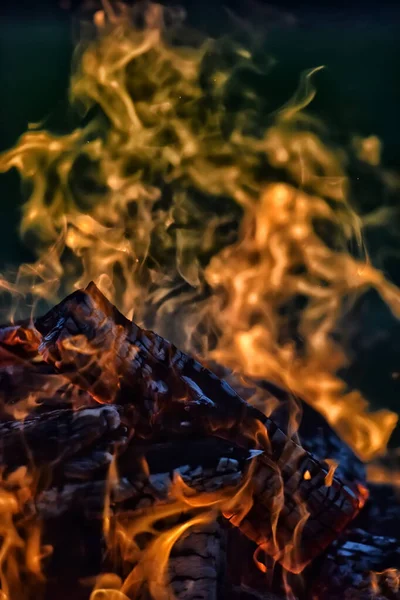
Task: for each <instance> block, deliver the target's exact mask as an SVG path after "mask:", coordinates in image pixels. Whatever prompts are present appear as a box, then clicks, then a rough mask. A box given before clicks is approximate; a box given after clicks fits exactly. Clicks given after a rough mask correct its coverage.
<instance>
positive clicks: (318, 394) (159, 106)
mask: <svg viewBox="0 0 400 600" xmlns="http://www.w3.org/2000/svg"><path fill="white" fill-rule="evenodd" d="M166 10H167V9H162V7H161V6H159V5H157V4H150V5H149V6H148V9H147V11H146V12H145V14H144V27H142V28H140V27H139V28H138V27H134V25H133V21H134V19H135V12H132V11H131V12H130V11H129V10H128V9H125V10H122V7H121V6H118V8H113V7H111V6H109V3H107V7H106V8H104V10H101V11H98V12H97V13H96V15H95V18H94V27H95V28H96V36H95V39H94V40H93V41H91V42H85V41H83V42H82V43H81V44H80V46H79V47H78V48H77V52H76V60H75V65H74V70H73V75H72V79H71V86H70V96H71V102H72V103H73V104H74V105H75V106H77V107H78V108H79V109H80V110H81V111H82V113H83V115H84V116H85V117H86V124H84V125H82V126H81V127H78V128H77V129H76V130H75V131H73V132H72V133H69V134H66V135H61V136H59V135H55V134H53V133H51V132H48V131H41V130H40V129H38V128H37V127H36V128H35V127H33V128H31V129H30V130H29V131H27V132H26V133H25V134H24V135H23V136H22V137H21V138H20V140H19V141H18V143H17V145H16V147H15V148H13V149H12V150H9V151H8V152H6V153H4V154H3V155H2V156H1V157H0V169H1V170H2V171H6V170H8V169H11V168H16V169H17V170H18V171H19V173H20V175H21V177H22V179H23V180H24V182H27V183H28V184H29V195H28V198H27V199H26V202H25V204H24V207H23V215H22V221H21V226H20V233H21V236H22V237H24V238H28V237H29V239H31V240H32V239H33V240H34V250H35V251H36V253H37V261H36V262H35V263H34V264H32V265H23V266H22V267H21V268H20V270H19V273H18V277H17V279H16V281H15V282H12V283H10V282H8V281H7V280H6V278H4V279H3V280H2V282H1V283H2V288H3V289H7V290H8V291H9V292H11V293H12V294H13V295H14V296H15V297H16V302H15V304H13V311H16V312H17V309H19V310H20V309H21V301H22V302H23V298H24V295H25V294H27V293H28V292H29V293H31V294H32V295H33V297H34V299H35V301H36V302H39V301H42V300H47V301H51V302H55V301H56V300H58V299H59V298H60V296H61V295H63V294H64V293H65V292H70V291H72V290H73V289H78V288H81V287H83V286H84V285H86V284H87V283H88V282H89V281H91V280H96V282H97V284H98V285H99V287H100V289H101V290H102V291H103V292H104V293H106V294H107V296H108V297H109V298H110V299H112V300H113V301H114V302H115V304H116V305H117V306H118V307H119V308H120V310H121V311H122V312H123V313H124V314H125V315H126V316H128V317H129V318H132V317H133V315H135V319H136V320H137V321H138V322H139V323H141V324H143V323H144V324H146V323H152V324H153V328H154V329H156V330H157V331H159V332H160V333H161V334H162V333H164V332H167V334H168V335H167V336H166V337H168V338H170V337H171V336H172V338H174V341H176V342H177V343H178V344H179V345H180V346H182V347H183V348H184V349H186V350H188V351H192V352H196V353H200V354H202V356H203V358H204V359H205V360H207V359H213V360H216V361H217V362H219V363H220V364H222V365H224V366H226V367H228V368H229V369H231V370H232V371H233V372H235V373H240V374H242V375H244V376H246V377H249V378H254V379H269V380H271V381H273V382H276V383H277V384H282V385H284V386H285V387H286V388H287V389H289V390H291V391H292V392H293V393H294V394H296V395H298V396H300V397H301V398H303V399H304V400H305V401H307V402H308V403H310V404H311V405H312V406H313V407H314V408H316V409H317V410H318V411H319V412H320V413H322V414H323V415H324V417H325V418H326V419H327V421H328V422H329V423H330V424H331V425H332V426H333V427H334V428H335V429H336V430H337V432H338V433H339V434H340V435H341V437H342V438H343V439H344V440H345V441H346V442H347V443H348V444H349V445H350V446H351V447H352V448H353V449H354V450H355V452H356V453H357V454H358V455H359V456H360V457H361V458H362V459H364V460H366V461H369V460H371V459H373V458H375V457H376V456H379V455H380V454H382V453H383V452H384V451H385V447H386V444H387V442H388V440H389V437H390V435H391V432H392V431H393V428H394V427H395V424H396V421H397V417H396V415H395V414H394V413H392V412H390V411H388V410H380V411H377V412H375V413H372V412H370V411H369V410H368V405H367V402H366V401H365V399H364V398H363V397H362V395H361V393H360V392H358V391H356V390H353V391H347V389H346V385H345V383H344V382H343V381H342V379H340V377H339V376H338V372H339V370H340V369H341V368H342V367H343V366H345V365H346V363H347V361H348V360H349V358H348V357H347V356H346V355H345V353H344V351H343V349H342V348H341V347H340V346H339V344H338V343H337V342H335V341H334V338H333V333H334V332H335V329H336V327H337V324H338V322H339V319H340V317H341V316H342V315H343V312H344V310H345V306H346V303H348V302H349V299H350V300H351V301H354V300H355V299H356V298H357V297H359V296H360V295H362V294H363V293H364V292H365V291H366V290H367V289H369V288H374V289H375V290H376V291H377V292H378V293H379V294H380V295H381V297H382V298H383V299H384V300H385V301H386V302H387V304H388V306H389V307H390V308H391V310H392V312H393V314H394V315H395V316H396V317H398V316H400V293H399V290H398V289H397V288H396V287H395V286H394V285H392V284H391V283H389V282H388V281H387V280H386V279H385V277H384V275H383V274H382V273H381V272H379V271H378V270H376V269H375V268H374V267H373V266H372V264H371V262H370V261H369V260H368V257H367V255H366V254H365V252H363V247H362V241H361V240H362V238H361V222H360V219H359V218H358V216H357V215H356V213H355V212H354V210H353V209H352V207H351V203H350V198H349V191H348V184H347V178H346V152H345V150H344V149H338V148H333V147H330V146H329V145H327V144H325V143H324V141H323V139H322V136H320V135H319V134H318V131H319V129H320V124H319V123H317V122H316V120H315V119H313V118H311V117H310V116H308V115H307V113H306V109H307V106H308V104H309V103H310V102H311V101H312V99H313V97H314V95H315V89H314V87H313V84H312V81H313V77H314V75H315V74H316V73H317V71H318V70H319V67H318V68H317V69H312V70H310V71H308V72H307V73H305V74H304V76H303V78H302V81H301V83H300V86H299V90H298V91H297V93H296V94H295V96H294V98H293V99H292V100H291V101H290V102H288V103H287V105H286V106H284V107H282V109H281V110H280V111H278V112H277V113H276V114H275V115H274V119H273V121H272V124H270V125H269V126H268V127H267V126H265V124H264V125H262V119H261V118H260V117H259V115H258V112H259V110H260V107H259V102H258V99H257V98H256V97H255V95H254V92H253V91H252V90H250V89H244V93H243V99H242V100H243V103H244V108H243V110H241V111H239V113H237V112H236V113H235V111H234V110H233V109H232V108H230V104H229V102H230V99H229V94H230V93H231V90H232V86H234V85H237V84H238V81H239V80H240V79H239V77H240V73H241V72H246V71H250V72H253V71H257V70H260V69H261V68H267V67H268V65H261V66H260V65H258V64H256V62H255V57H254V56H253V54H252V53H251V52H250V51H249V49H247V48H245V47H243V46H242V45H240V44H237V43H233V42H232V43H230V44H227V43H226V42H225V41H221V42H218V41H210V40H198V39H195V40H194V44H193V46H192V47H187V46H182V45H180V44H174V35H175V32H174V30H173V28H172V29H171V30H170V29H169V27H168V26H167V21H168V19H170V18H171V15H172V16H174V15H173V14H172V13H168V12H167V13H166V12H165V11H166ZM167 17H168V18H167ZM230 65H234V66H233V67H231V66H230ZM356 143H357V144H358V146H359V147H360V152H361V155H362V157H363V159H364V160H366V161H369V162H371V163H372V164H376V165H377V164H378V163H379V142H378V140H376V139H375V138H369V139H368V140H367V141H366V142H365V143H364V144H363V143H362V141H360V140H359V139H357V140H356ZM282 173H284V176H283V175H282ZM278 174H279V175H278ZM281 179H282V180H281ZM237 221H240V228H239V231H237V230H236V227H235V224H236V223H237ZM354 239H355V240H356V241H357V242H358V244H359V252H358V255H357V256H353V255H352V254H351V253H350V252H349V251H348V246H349V242H350V241H351V240H354ZM178 292H180V293H179V294H178ZM171 315H172V316H173V317H174V318H173V319H172V318H171ZM28 316H29V315H28ZM171 322H173V323H176V328H175V329H174V328H173V327H171ZM178 327H179V330H178ZM211 340H213V341H211ZM60 385H61V384H60ZM266 410H268V407H267V408H266ZM335 468H336V467H335V465H333V464H332V465H331V469H330V471H329V473H328V475H327V477H326V482H327V485H329V482H330V483H331V482H332V478H333V474H334V470H335ZM12 477H14V478H16V477H17V474H12V475H10V476H9V478H8V480H7V482H6V483H4V484H3V483H2V486H3V485H6V487H7V486H8V485H9V484H10V478H12ZM18 477H19V475H18ZM18 477H17V478H18ZM309 477H311V475H310V473H308V472H306V473H305V474H304V478H305V479H308V478H309ZM116 481H118V473H116V471H115V470H110V478H109V489H108V491H107V494H110V490H111V489H112V486H113V485H114V484H115V482H116ZM22 489H23V490H25V492H22V491H21V490H19V491H18V494H22V493H24V494H27V495H28V496H29V494H28V492H26V488H25V487H23V488H22ZM27 489H29V485H28V488H27ZM15 494H16V492H15V491H13V492H10V491H1V492H0V500H1V507H2V508H1V515H2V516H1V523H0V526H1V528H2V530H3V529H4V533H2V537H3V542H2V546H1V549H0V568H1V573H0V576H1V583H2V590H3V595H4V597H7V598H8V597H10V598H11V597H12V600H17V599H18V600H19V598H21V599H23V596H22V595H18V594H20V591H19V590H18V591H17V592H14V591H13V589H14V588H12V585H14V583H12V584H11V583H10V581H11V582H14V581H17V580H18V577H17V576H16V573H15V572H16V570H17V568H18V565H19V564H20V563H19V562H18V561H17V559H16V556H17V554H18V553H20V552H21V551H22V550H21V548H22V549H23V551H25V552H26V559H25V562H24V564H26V568H27V570H28V572H29V573H33V574H35V576H37V577H38V578H39V579H40V573H41V570H40V569H41V560H42V557H43V556H44V554H45V551H44V550H43V549H41V547H40V531H39V530H34V531H31V530H29V531H30V533H29V537H28V540H27V541H25V542H23V541H22V540H21V538H20V537H19V534H18V530H17V528H16V526H15V523H14V517H15V515H16V514H17V513H18V511H19V510H20V506H21V499H20V498H19V497H17V496H16V495H15ZM170 496H171V501H170V502H168V503H166V504H165V505H161V506H158V507H157V510H156V511H155V512H154V511H153V510H147V511H146V510H143V511H142V512H141V513H140V514H136V513H135V514H125V515H124V517H123V519H122V520H118V519H113V517H112V514H111V510H110V506H109V503H108V501H107V498H106V503H105V509H104V515H103V523H104V533H105V537H106V539H107V543H108V548H109V551H110V552H111V553H112V554H115V555H116V556H118V557H119V559H121V560H123V561H125V562H127V563H129V564H131V565H134V566H133V567H132V569H131V571H130V574H129V575H128V576H127V577H126V579H125V580H124V581H123V580H122V579H121V580H116V579H115V577H114V579H113V578H112V577H111V576H110V577H111V578H110V577H108V578H107V577H106V576H104V577H103V578H101V579H100V580H99V581H98V582H97V583H96V586H95V589H94V590H93V592H92V595H91V600H123V599H126V598H130V597H135V594H136V592H137V590H138V589H139V588H140V586H141V585H143V582H147V583H148V585H149V589H150V593H151V594H152V595H153V596H154V597H155V598H157V599H158V600H164V598H167V597H170V596H168V595H167V594H168V593H169V592H168V591H167V589H168V586H167V583H166V582H167V567H168V559H169V556H170V553H171V549H172V547H173V546H174V544H175V543H176V541H177V540H178V539H179V538H181V537H182V536H184V535H186V534H187V532H188V531H189V530H190V529H191V528H192V527H199V526H202V525H204V524H205V523H208V522H210V520H213V519H216V518H217V516H218V515H221V514H223V515H225V516H228V515H231V514H234V515H235V518H237V519H240V512H238V511H239V508H240V510H241V511H242V512H243V513H245V512H246V510H248V509H249V503H250V502H251V495H250V493H249V489H248V483H247V480H246V481H245V482H244V483H243V484H242V485H241V486H240V487H239V488H238V489H237V490H235V493H234V494H233V496H232V490H230V491H229V496H226V495H225V494H224V493H222V492H218V493H215V494H201V495H194V494H193V491H191V490H189V489H187V486H185V484H184V483H183V482H182V481H181V480H179V479H176V480H175V482H174V485H173V486H172V489H171V491H170ZM25 501H26V498H25V496H24V502H25ZM277 503H278V504H279V498H278V502H277ZM280 508H281V505H280V506H277V510H276V515H275V516H273V517H272V518H276V519H277V518H278V516H279V510H280ZM191 512H194V516H190V517H188V519H187V520H186V521H185V522H184V523H180V522H179V523H175V524H173V525H172V526H171V528H170V529H168V531H166V532H163V533H159V532H157V530H156V529H155V527H154V523H155V521H156V520H159V519H162V518H165V519H169V520H172V522H173V520H174V519H177V517H178V516H180V515H182V513H185V514H188V515H189V513H190V514H191ZM306 519H307V514H306V513H305V514H304V520H306ZM301 526H302V524H300V525H299V526H298V529H296V531H295V536H294V539H293V540H292V542H291V545H290V547H289V546H288V548H287V549H286V551H287V552H288V553H291V552H293V551H295V549H296V547H297V545H298V544H299V539H300V535H301ZM143 532H146V533H148V534H150V535H151V536H153V539H152V541H151V543H150V544H149V545H148V546H147V548H146V549H145V550H144V551H143V550H142V549H141V548H139V546H138V545H137V542H136V541H135V537H136V536H137V535H138V534H139V533H143ZM272 546H273V543H272ZM268 551H269V552H271V548H269V549H268ZM272 554H273V552H272ZM155 556H157V557H158V562H159V569H158V572H157V573H155V571H154V557H155ZM159 557H162V559H161V561H160V558H159ZM255 559H256V560H257V562H258V563H259V565H260V568H261V569H263V568H265V566H261V565H262V563H261V561H260V560H259V559H258V558H257V557H255ZM9 590H11V591H9Z"/></svg>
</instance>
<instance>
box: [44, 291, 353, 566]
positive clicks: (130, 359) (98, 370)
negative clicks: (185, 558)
mask: <svg viewBox="0 0 400 600" xmlns="http://www.w3.org/2000/svg"><path fill="white" fill-rule="evenodd" d="M35 324H36V327H37V329H38V331H39V332H40V333H41V334H42V336H43V338H42V341H41V343H40V346H39V352H40V353H41V355H42V356H43V358H44V359H45V360H46V361H47V362H48V363H49V364H51V365H52V366H53V367H54V369H55V370H57V371H58V372H60V373H62V374H63V375H64V376H66V377H67V378H69V379H70V380H71V382H72V383H73V384H74V385H77V386H79V387H81V388H82V389H84V390H85V391H86V392H88V393H89V394H91V395H92V396H93V398H95V399H96V400H97V401H99V402H112V401H116V402H118V403H120V404H122V405H126V404H127V403H132V404H134V405H135V409H136V410H137V411H138V414H139V415H140V418H139V421H138V423H137V424H136V431H137V433H138V434H139V435H140V433H141V427H147V428H148V429H147V435H149V434H152V435H154V433H155V432H157V433H158V434H159V435H160V434H163V433H164V434H167V435H169V436H170V435H174V434H180V435H182V433H183V432H186V433H191V434H197V435H210V434H211V433H212V434H213V435H218V436H220V437H222V438H225V439H231V440H234V441H235V443H237V444H238V445H242V446H244V447H248V448H251V447H254V446H255V445H257V443H256V442H255V440H256V439H257V438H258V439H260V438H261V439H262V442H261V447H262V449H263V451H264V455H263V456H262V457H260V458H259V459H258V462H259V465H258V467H257V469H256V473H255V475H254V476H253V479H252V480H253V486H254V504H253V508H252V509H251V511H250V512H249V513H248V514H247V515H246V517H245V518H244V519H243V516H242V515H241V516H240V517H238V516H237V515H236V514H234V513H232V514H229V515H226V517H227V518H229V519H230V520H231V522H232V523H235V525H237V526H239V527H240V528H241V529H242V531H244V532H245V534H246V535H247V536H249V537H250V538H251V539H253V540H255V541H256V542H257V543H258V544H259V545H263V547H265V548H266V550H267V552H268V553H269V554H271V555H272V556H273V557H274V558H275V559H276V560H279V561H281V562H282V563H283V564H284V566H285V567H286V568H288V569H289V570H293V571H295V570H297V571H299V570H301V569H302V568H303V567H304V566H305V565H306V564H307V563H308V562H309V561H310V560H312V559H313V558H314V556H316V555H318V554H319V553H320V552H321V551H322V550H323V549H324V548H325V547H326V546H327V545H328V544H329V543H330V542H331V541H332V540H333V539H335V538H336V537H337V535H338V533H339V532H340V531H341V530H343V528H344V527H345V526H346V525H347V524H348V523H349V522H350V521H351V519H352V518H353V517H354V516H355V515H356V514H357V512H358V510H359V509H360V507H361V505H362V503H363V496H362V493H361V491H360V488H358V487H357V485H355V486H354V487H350V486H348V485H344V484H343V483H342V482H341V481H340V480H338V479H336V478H333V479H332V481H330V480H329V481H328V479H329V478H328V473H329V467H328V466H327V465H323V464H321V463H319V462H318V461H317V460H315V459H314V458H313V457H312V456H311V455H310V454H309V453H307V452H306V451H305V450H304V449H303V448H301V446H299V445H298V444H296V443H295V442H294V441H293V440H291V439H289V438H288V437H287V436H286V435H285V434H284V433H283V432H282V430H280V429H279V428H278V427H277V426H276V424H275V423H274V422H273V421H272V420H271V419H269V418H267V417H266V416H265V415H264V414H263V413H262V412H260V411H258V410H257V409H255V408H254V407H252V406H250V405H249V404H247V403H246V402H245V401H244V400H243V399H242V398H241V397H240V396H238V394H236V392H235V391H234V390H233V389H232V388H231V387H230V386H229V385H228V384H227V383H226V382H224V381H221V380H220V379H219V378H218V377H217V376H216V375H215V374H214V373H212V372H211V371H209V370H208V369H206V368H204V367H203V366H202V365H201V364H200V363H198V362H197V361H195V360H194V359H193V358H191V357H189V356H188V355H185V354H184V353H182V352H180V351H179V350H178V349H177V348H175V347H174V346H173V345H172V344H171V343H169V342H168V341H166V340H164V339H162V338H161V337H160V336H158V335H156V334H155V333H153V332H151V331H144V330H141V329H140V328H139V327H138V326H137V325H135V324H134V323H131V322H129V321H128V320H127V319H125V317H123V315H121V314H120V313H119V312H118V311H117V309H116V308H115V307H114V306H112V305H111V304H110V303H109V302H108V301H107V299H106V298H105V297H104V296H103V295H102V294H101V293H100V292H99V290H98V289H97V288H96V287H95V286H94V284H90V285H89V286H88V288H87V289H86V290H81V291H78V292H75V293H74V294H72V295H71V296H69V297H68V298H66V299H65V300H64V301H63V302H61V303H60V304H59V305H58V306H57V307H55V308H54V309H52V310H51V311H50V312H49V313H48V314H47V315H45V316H44V317H42V318H40V319H37V320H36V322H35ZM279 503H280V506H279ZM277 509H279V511H280V516H279V519H278V520H277V523H276V525H277V534H276V536H274V535H273V531H272V530H271V514H274V513H276V512H277ZM306 513H308V514H309V515H310V516H309V518H308V519H307V520H305V514H306ZM303 522H304V526H303ZM299 527H301V528H302V534H301V540H302V541H301V544H300V546H299V547H300V552H298V551H297V550H296V556H294V552H291V551H290V548H289V544H290V542H291V540H292V539H293V535H294V532H295V531H296V530H298V529H299ZM272 540H274V541H272Z"/></svg>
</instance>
